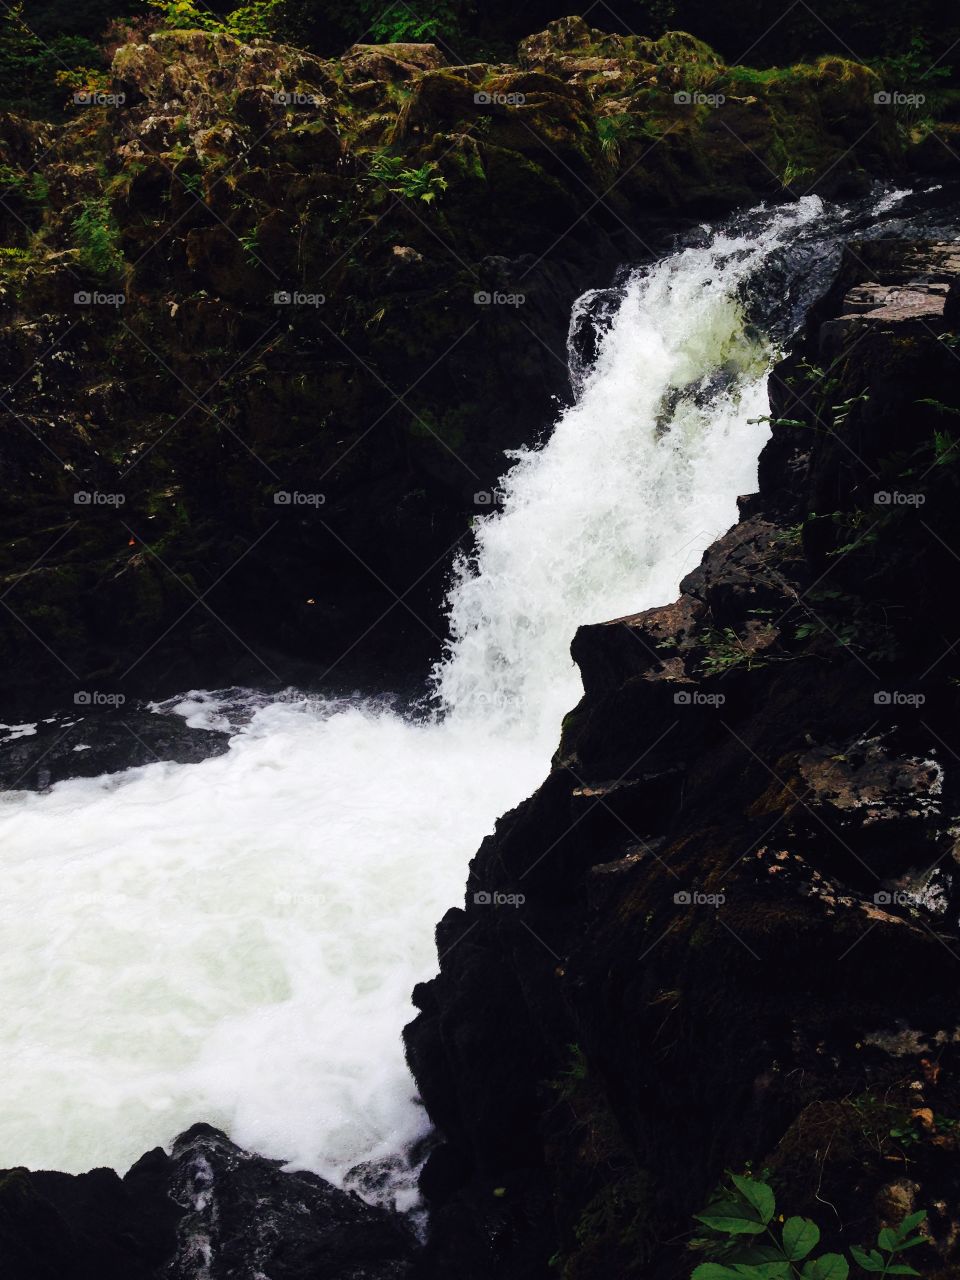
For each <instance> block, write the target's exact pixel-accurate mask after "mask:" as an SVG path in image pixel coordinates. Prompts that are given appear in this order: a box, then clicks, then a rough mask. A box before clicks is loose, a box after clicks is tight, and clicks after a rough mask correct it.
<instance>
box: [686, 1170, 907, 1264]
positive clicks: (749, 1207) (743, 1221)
mask: <svg viewBox="0 0 960 1280" xmlns="http://www.w3.org/2000/svg"><path fill="white" fill-rule="evenodd" d="M776 1213H777V1202H776V1197H775V1195H774V1192H773V1189H772V1188H771V1187H770V1186H769V1185H768V1184H767V1183H766V1182H763V1181H762V1180H761V1179H759V1178H752V1177H744V1176H740V1175H738V1174H735V1173H734V1174H730V1175H729V1183H728V1185H725V1186H721V1188H720V1190H719V1192H718V1193H717V1194H716V1195H715V1196H714V1198H713V1199H712V1200H711V1202H710V1203H709V1204H708V1206H707V1207H706V1208H705V1209H704V1210H703V1212H702V1213H698V1214H696V1215H695V1217H696V1219H697V1221H698V1222H700V1223H701V1224H702V1225H703V1226H704V1227H706V1228H707V1232H708V1235H707V1236H706V1237H702V1238H700V1239H698V1240H696V1241H695V1242H694V1243H695V1246H696V1247H697V1248H699V1249H701V1250H704V1251H706V1250H709V1251H711V1252H712V1253H714V1254H715V1255H716V1256H715V1259H714V1260H710V1261H707V1262H702V1263H700V1265H699V1266H697V1267H696V1268H694V1271H693V1274H692V1278H691V1280H847V1277H848V1276H849V1274H850V1263H849V1262H848V1261H847V1259H846V1257H845V1256H844V1255H843V1254H842V1253H821V1254H819V1255H818V1256H815V1255H814V1250H815V1249H816V1248H817V1246H818V1245H819V1243H820V1228H819V1227H818V1226H817V1224H816V1223H815V1222H814V1221H813V1220H812V1219H811V1218H802V1217H790V1218H787V1219H786V1220H785V1221H784V1220H783V1215H782V1214H781V1215H780V1220H779V1221H775V1219H776ZM926 1216H927V1214H926V1210H923V1209H921V1210H918V1211H917V1212H916V1213H911V1214H909V1215H908V1216H907V1217H906V1218H904V1220H903V1221H902V1222H901V1223H900V1225H899V1226H897V1227H883V1228H882V1229H881V1231H880V1233H879V1235H878V1236H877V1247H876V1248H875V1249H861V1248H859V1247H857V1246H853V1247H851V1249H850V1253H851V1255H852V1257H853V1259H854V1261H855V1262H856V1263H857V1265H858V1266H859V1267H860V1268H862V1270H864V1271H867V1272H870V1273H872V1274H874V1275H880V1276H916V1275H919V1274H920V1273H919V1272H918V1271H915V1270H914V1268H913V1267H911V1266H909V1264H907V1263H905V1262H903V1261H902V1260H901V1259H900V1255H901V1254H903V1253H905V1252H906V1251H907V1250H908V1249H913V1248H916V1246H917V1245H920V1244H924V1243H926V1241H925V1239H924V1237H923V1236H921V1235H916V1234H914V1233H915V1232H916V1228H917V1227H919V1225H920V1224H921V1223H922V1222H923V1221H924V1219H925V1218H926Z"/></svg>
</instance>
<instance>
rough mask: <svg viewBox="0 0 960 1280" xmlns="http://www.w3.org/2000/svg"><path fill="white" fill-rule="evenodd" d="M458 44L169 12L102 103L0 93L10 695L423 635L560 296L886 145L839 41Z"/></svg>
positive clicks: (521, 404)
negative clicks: (496, 49)
mask: <svg viewBox="0 0 960 1280" xmlns="http://www.w3.org/2000/svg"><path fill="white" fill-rule="evenodd" d="M454 64H455V57H454V51H452V50H447V51H443V52H442V51H441V50H439V49H438V48H437V47H436V46H434V45H430V44H426V45H425V44H396V45H379V46H371V45H355V46H354V47H353V48H351V49H349V50H348V51H347V52H346V53H345V55H344V56H343V58H342V59H340V60H337V61H334V60H328V59H323V58H318V57H315V56H313V55H311V54H307V53H304V52H302V51H300V50H297V49H293V48H289V47H285V46H282V45H278V44H274V43H272V42H269V41H253V42H252V43H250V44H245V43H242V42H240V41H237V40H234V39H232V38H231V37H229V36H226V35H217V34H211V33H204V32H189V31H187V32H177V31H163V32H156V33H154V34H153V35H152V36H150V37H149V38H148V39H146V40H143V41H137V42H134V43H131V44H127V45H123V46H121V48H120V49H119V50H118V51H117V53H116V57H115V61H114V65H113V83H112V85H111V86H110V88H111V93H110V95H108V97H109V98H110V99H111V100H110V101H109V102H108V103H105V104H103V105H87V106H83V107H79V106H74V105H72V104H69V105H68V107H67V113H66V116H65V120H64V122H63V123H62V124H51V123H47V122H42V123H41V122H36V121H31V120H23V119H19V118H17V117H13V116H5V117H4V118H3V119H2V120H0V160H2V162H3V164H4V165H6V166H8V168H9V174H8V175H7V177H5V179H4V181H5V185H6V188H8V189H7V190H6V194H5V197H4V203H3V206H2V207H0V238H2V243H0V248H3V249H4V250H5V252H3V253H2V254H0V362H2V364H3V366H4V368H5V370H6V371H7V372H6V373H5V375H4V378H5V384H6V385H5V388H4V389H3V392H4V394H3V399H4V415H5V416H4V419H3V428H4V429H3V431H2V432H0V467H2V469H3V473H4V476H5V480H6V491H7V494H8V502H7V504H6V505H5V507H4V513H3V516H2V519H0V534H2V537H0V585H2V586H3V587H4V588H5V589H6V588H9V590H8V591H7V592H6V594H5V595H4V606H5V607H4V610H3V611H2V612H3V626H2V628H0V662H2V664H3V666H4V669H5V670H7V671H8V672H9V673H11V675H14V676H15V677H16V679H17V682H18V684H19V687H20V689H21V690H22V692H23V699H24V703H25V704H26V706H28V707H29V706H30V705H31V704H32V705H33V706H36V705H37V704H38V702H39V701H40V700H41V699H47V698H49V699H50V702H51V705H52V704H54V703H55V702H56V701H57V700H58V699H61V698H63V699H66V700H67V701H69V699H70V698H71V697H72V695H73V693H74V692H75V691H76V690H78V689H83V688H90V687H93V688H95V689H100V690H103V689H115V688H117V685H118V682H120V683H122V685H123V689H122V691H123V692H124V693H125V694H126V695H127V696H128V697H133V696H136V695H138V694H139V695H141V696H162V694H163V693H165V692H172V691H174V690H176V689H178V688H180V689H182V688H185V687H190V686H194V687H196V686H202V685H205V684H207V685H208V684H210V683H211V682H216V683H220V684H223V683H224V682H237V683H248V684H249V683H256V684H262V683H263V682H264V681H265V680H267V679H269V680H271V681H279V682H280V683H286V682H288V681H291V680H292V679H293V678H294V676H293V672H292V670H291V668H292V667H293V665H294V664H295V663H304V662H310V663H319V664H321V666H320V668H319V669H320V671H321V672H322V673H323V674H324V677H325V679H326V682H327V683H328V684H330V683H333V684H336V683H338V682H340V683H342V684H343V685H344V686H347V687H350V686H352V684H354V683H355V682H356V679H357V673H358V672H362V673H364V674H368V673H369V672H371V671H374V672H375V673H376V675H377V677H381V678H383V679H389V680H390V681H393V680H395V679H396V678H397V674H396V673H397V672H398V671H406V670H409V669H411V667H413V666H414V665H415V664H417V665H419V664H420V663H421V662H422V661H423V659H425V658H426V657H428V656H431V657H432V656H435V653H436V650H437V647H438V644H439V641H438V638H437V637H438V635H439V634H440V623H439V606H440V602H441V599H442V591H443V584H444V575H445V572H446V568H447V566H448V565H449V563H450V557H451V556H452V554H453V552H454V550H455V548H456V547H457V545H458V544H459V543H460V542H462V541H463V540H465V539H466V538H467V537H468V536H469V528H470V521H471V518H472V517H473V516H474V515H475V514H476V513H477V511H478V510H482V509H483V506H484V501H483V499H484V497H485V496H486V495H488V494H489V492H490V490H491V489H492V488H493V487H494V485H495V480H496V477H497V476H498V475H499V474H500V473H501V472H502V470H503V467H504V456H503V455H504V450H505V449H510V448H516V447H517V446H519V445H521V444H524V443H530V442H531V441H533V440H535V439H536V438H537V436H538V433H539V432H540V430H541V429H542V428H543V427H544V426H545V425H546V424H547V423H548V422H549V421H551V420H552V419H553V417H554V416H555V413H556V403H557V398H558V397H559V398H560V399H561V400H562V399H563V398H565V397H566V396H568V395H569V386H568V379H567V372H566V337H567V332H566V331H567V320H568V316H569V311H570V306H571V303H572V302H573V300H574V298H575V297H576V296H577V295H578V294H579V293H581V292H582V291H583V290H584V289H585V288H586V287H588V286H597V285H602V284H603V283H605V282H606V281H607V280H608V279H609V278H610V276H611V274H612V272H613V270H614V268H615V267H616V266H617V265H619V264H622V263H623V262H629V261H640V260H643V259H644V258H646V256H647V255H648V254H650V253H651V252H654V251H655V250H656V248H657V246H658V244H660V243H661V241H662V238H663V235H664V233H665V232H666V231H667V230H669V229H672V228H675V227H676V225H677V223H678V222H683V221H684V220H687V219H689V218H690V217H698V216H702V215H703V214H704V213H705V212H708V213H712V212H713V211H715V210H717V209H729V208H730V207H732V206H733V205H735V204H737V203H738V202H741V201H744V200H751V201H753V200H756V199H759V198H779V197H781V196H782V195H785V194H786V195H789V194H791V192H792V193H794V194H799V192H800V191H801V190H806V189H808V188H810V189H813V188H816V189H823V190H842V189H844V187H845V185H846V186H849V185H850V183H853V184H854V185H856V184H857V183H860V182H861V181H862V180H863V173H864V172H870V173H888V172H889V171H890V169H891V167H892V166H893V167H895V166H897V165H899V164H900V151H901V145H900V141H899V137H898V135H897V133H896V130H895V129H894V127H893V124H892V119H893V117H892V115H891V114H890V113H889V112H888V113H886V114H884V113H883V112H880V111H878V110H877V109H876V108H875V106H874V104H873V91H874V89H875V87H876V86H875V84H874V80H873V73H871V72H869V71H867V69H866V68H863V67H859V68H858V67H856V66H855V64H852V63H848V62H845V61H843V60H838V59H834V60H826V61H824V62H823V63H822V64H817V65H816V66H812V67H806V68H804V67H800V68H796V69H793V70H791V71H789V72H784V73H782V74H778V76H777V77H776V78H775V79H774V80H771V81H770V82H769V84H768V83H767V82H766V81H765V82H764V83H763V84H761V85H757V84H753V85H752V87H751V86H750V85H749V84H747V82H746V81H744V79H743V76H744V73H743V72H742V70H741V69H737V68H729V67H725V66H724V65H723V64H722V62H721V60H720V59H719V58H718V57H717V55H716V54H715V53H713V52H712V51H711V50H709V49H707V47H706V46H705V45H703V44H702V43H701V42H699V41H697V40H695V39H694V38H693V37H691V36H686V35H683V34H682V33H672V34H671V35H670V36H669V37H664V39H663V40H661V41H650V40H638V39H636V38H634V37H620V36H610V35H606V34H605V33H603V32H599V31H596V30H593V29H592V28H590V27H588V26H587V25H586V24H585V23H584V22H582V21H580V20H577V19H566V20H564V21H562V22H560V23H555V24H551V26H550V28H549V29H548V30H547V31H545V32H543V33H541V34H540V35H538V36H536V37H533V38H531V39H530V40H527V41H525V42H524V45H523V47H522V50H521V52H520V56H519V61H518V62H517V63H510V64H503V65H492V64H487V63H469V64H464V65H454ZM748 78H749V77H748ZM693 90H695V91H696V92H698V93H700V92H703V93H705V94H706V95H707V96H708V97H711V95H712V99H715V98H717V95H720V96H723V98H724V107H723V111H724V114H723V121H724V122H725V124H726V125H727V126H728V127H726V128H723V127H720V126H719V116H718V113H717V110H716V109H715V108H714V107H711V106H709V105H703V104H700V102H699V100H697V101H694V100H693V98H692V97H691V91H693ZM685 94H686V97H684V95H685ZM712 99H711V100H712ZM868 126H869V127H868ZM104 156H106V157H108V159H107V161H106V172H105V173H104V172H103V157H104ZM788 159H789V165H788ZM791 183H794V184H796V186H795V187H794V186H792V185H791ZM602 193H606V194H602ZM598 195H602V198H601V199H599V200H598ZM478 494H479V495H481V496H480V498H479V499H478V497H477V495H478ZM31 566H32V568H31ZM28 569H29V570H30V572H29V573H27V572H26V571H27V570H28ZM251 600H255V601H256V602H257V607H256V608H254V609H251V607H250V601H251ZM345 655H346V656H345ZM315 669H316V668H315ZM384 673H386V674H384ZM4 714H5V715H7V714H9V712H8V711H5V713H4Z"/></svg>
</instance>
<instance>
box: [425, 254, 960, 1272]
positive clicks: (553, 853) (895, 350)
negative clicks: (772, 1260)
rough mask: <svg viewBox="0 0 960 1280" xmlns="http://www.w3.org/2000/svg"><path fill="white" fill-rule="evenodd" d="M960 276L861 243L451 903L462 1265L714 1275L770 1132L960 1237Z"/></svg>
mask: <svg viewBox="0 0 960 1280" xmlns="http://www.w3.org/2000/svg"><path fill="white" fill-rule="evenodd" d="M958 278H960V276H958V263H957V259H956V254H955V249H954V247H953V246H944V245H938V244H906V243H900V242H892V241H890V242H877V243H876V244H875V245H871V246H866V245H856V244H855V245H851V246H850V247H849V249H848V251H847V254H846V256H845V259H844V261H843V264H842V266H841V268H840V272H839V276H838V280H837V283H836V286H835V287H834V289H833V290H832V291H831V293H830V295H829V296H828V297H827V298H826V299H825V300H824V301H823V302H822V303H821V304H818V306H817V308H815V310H814V312H813V313H812V314H811V317H810V321H809V325H808V331H807V333H806V335H805V337H804V338H803V339H802V341H800V342H799V344H798V346H797V349H796V351H795V352H794V353H793V354H792V355H791V356H790V358H789V359H787V360H786V361H784V362H783V363H782V364H781V365H780V366H779V367H778V369H777V370H776V373H775V375H774V377H773V380H772V387H771V396H772V404H773V410H772V413H773V426H772V438H771V440H770V442H769V444H768V445H767V447H766V449H765V451H764V454H763V456H762V458H761V466H760V492H759V494H757V495H752V496H750V497H748V498H744V499H741V502H740V507H741V520H740V522H739V524H738V525H736V526H735V527H734V528H733V529H731V530H730V531H729V532H728V533H727V534H726V535H725V536H724V537H723V538H721V539H720V540H719V541H718V542H716V543H715V544H714V545H713V546H712V547H711V548H710V549H709V550H708V551H707V553H706V554H705V556H704V559H703V562H702V564H701V565H700V566H699V567H698V568H697V569H696V570H695V571H694V572H693V573H691V574H690V575H688V577H687V578H686V579H685V580H684V582H683V584H682V587H681V590H682V592H683V594H682V595H681V597H680V599H679V601H677V602H676V603H674V604H671V605H668V606H665V607H662V608H657V609H652V610H649V611H647V612H645V613H642V614H639V615H636V616H633V617H627V618H623V619H618V620H616V621H613V622H609V623H606V624H600V625H596V626H589V627H583V628H581V630H580V631H579V632H578V633H577V636H576V639H575V641H574V644H573V654H574V657H575V658H576V660H577V662H578V663H579V665H580V668H581V671H582V673H583V678H584V688H585V696H584V698H583V701H582V702H581V703H580V705H579V706H578V707H577V708H576V709H575V710H574V711H573V712H572V713H571V714H570V715H569V716H568V717H567V719H566V721H565V724H564V731H563V736H562V740H561V744H560V747H559V750H558V752H557V755H556V758H555V761H554V768H553V771H552V773H551V775H550V776H549V778H548V779H547V781H546V782H545V783H544V785H543V787H542V788H541V789H540V790H539V791H538V792H537V793H536V794H535V795H534V796H533V797H532V798H531V799H530V800H528V801H526V802H525V803H524V804H522V805H521V806H520V807H519V808H518V809H516V810H515V811H514V812H512V813H510V814H508V815H506V816H505V817H504V818H503V819H502V820H501V821H500V823H499V824H498V826H497V830H496V832H495V834H494V835H493V836H491V837H489V838H488V839H487V840H486V841H485V842H484V844H483V845H482V846H481V848H480V850H479V852H478V854H477V856H476V858H475V859H474V862H473V863H472V865H471V886H473V885H475V884H480V885H484V886H489V887H491V888H495V889H497V890H498V891H499V892H500V893H501V894H503V895H505V897H504V898H503V901H504V902H509V903H510V905H505V906H502V907H499V908H494V907H492V906H490V905H488V904H485V903H481V902H478V901H476V900H475V898H474V895H473V894H472V893H471V892H468V894H467V898H466V904H465V907H464V909H463V910H452V911H450V912H449V913H448V914H447V916H446V917H445V918H444V920H443V921H442V922H441V924H440V926H439V927H438V950H439V953H440V956H441V965H440V968H441V972H440V975H439V977H438V978H436V979H435V980H433V981H431V982H429V983H426V984H424V985H423V986H421V987H420V988H418V989H417V992H416V996H415V1002H416V1004H417V1006H418V1008H419V1010H420V1013H419V1016H418V1017H417V1019H416V1021H415V1022H413V1023H412V1024H411V1026H410V1027H408V1029H407V1032H406V1039H407V1046H408V1055H409V1060H410V1062H411V1065H412V1067H413V1069H414V1072H415V1074H416V1076H417V1079H418V1082H419V1084H420V1088H421V1091H422V1095H423V1098H424V1100H425V1102H426V1104H427V1107H428V1109H429V1110H430V1113H431V1115H432V1116H433V1118H434V1120H435V1121H436V1123H437V1125H438V1127H439V1128H440V1130H441V1132H442V1134H443V1136H444V1138H445V1139H446V1146H445V1147H441V1148H440V1150H439V1151H438V1153H437V1154H436V1155H434V1156H433V1157H431V1160H430V1161H429V1162H428V1165H427V1168H426V1170H425V1172H424V1182H423V1186H424V1191H425V1193H426V1194H427V1195H428V1196H429V1197H430V1199H431V1201H432V1203H433V1205H434V1216H433V1223H434V1227H433V1237H432V1241H431V1243H430V1245H429V1246H428V1254H429V1255H430V1256H432V1257H433V1258H434V1259H436V1260H439V1261H440V1262H442V1263H443V1265H445V1266H447V1267H451V1266H452V1267H454V1269H455V1270H457V1272H458V1274H463V1275H465V1276H471V1277H473V1276H476V1277H477V1278H478V1280H479V1277H483V1276H487V1275H493V1274H497V1275H504V1276H528V1275H529V1276H532V1275H541V1274H543V1275H547V1274H552V1272H550V1271H549V1270H547V1269H543V1268H545V1264H546V1259H548V1258H549V1257H551V1256H553V1257H554V1259H555V1266H559V1269H560V1270H559V1273H560V1274H561V1275H562V1276H564V1277H566V1278H567V1280H573V1278H577V1280H579V1278H580V1277H587V1276H594V1275H598V1274H604V1275H607V1274H609V1275H617V1276H624V1277H628V1276H637V1277H644V1278H647V1277H656V1278H657V1280H661V1278H662V1280H680V1278H681V1277H683V1278H684V1280H685V1278H686V1277H687V1276H689V1274H690V1272H691V1270H692V1269H693V1267H694V1265H695V1264H696V1262H697V1261H698V1260H699V1258H698V1256H697V1255H696V1254H695V1253H691V1252H690V1251H688V1249H687V1248H686V1246H685V1244H684V1243H683V1241H685V1240H686V1239H687V1238H688V1235H689V1232H690V1228H691V1215H692V1214H693V1213H694V1212H696V1211H698V1210H699V1209H700V1208H701V1207H702V1206H703V1204H704V1203H705V1202H706V1199H707V1197H708V1195H709V1193H710V1191H711V1190H712V1188H713V1187H714V1186H715V1185H716V1183H717V1181H718V1179H719V1178H720V1177H721V1176H722V1174H723V1172H724V1170H725V1169H729V1168H732V1169H734V1170H740V1169H742V1168H744V1167H745V1166H746V1164H747V1162H751V1163H752V1167H753V1168H754V1169H767V1170H769V1177H770V1180H771V1182H772V1183H773V1185H774V1186H775V1188H776V1192H777V1197H778V1205H780V1206H781V1207H782V1208H783V1210H784V1211H785V1212H786V1213H788V1214H794V1213H798V1214H805V1215H807V1216H810V1217H812V1218H813V1219H814V1220H815V1221H816V1222H817V1223H818V1225H819V1226H820V1228H821V1231H822V1233H823V1236H824V1239H825V1240H826V1241H829V1242H830V1247H831V1248H841V1249H842V1248H844V1247H845V1246H846V1245H848V1244H850V1243H859V1242H861V1241H872V1239H873V1238H874V1237H875V1235H876V1231H877V1229H878V1227H879V1226H880V1225H883V1224H887V1223H896V1222H898V1221H900V1219H901V1218H902V1217H903V1216H904V1214H905V1213H907V1212H910V1211H912V1210H913V1209H915V1208H926V1209H927V1210H928V1211H929V1228H928V1240H929V1243H928V1244H927V1245H926V1246H924V1247H923V1248H922V1249H918V1250H916V1251H914V1254H913V1256H912V1258H911V1261H912V1262H913V1264H914V1265H915V1266H917V1267H918V1269H919V1270H920V1271H921V1273H922V1274H924V1275H926V1276H931V1277H944V1278H945V1277H947V1276H952V1275H953V1274H954V1273H955V1272H956V1269H957V1267H958V1265H960V1258H958V1255H957V1243H956V1242H957V1239H958V1222H960V1180H958V1176H957V1167H958V1166H957V1154H958V1151H957V1141H958V1140H957V1133H958V1126H960V1056H958V1049H957V1045H958V1030H957V1028H958V1026H960V1005H958V1001H957V996H956V991H957V976H958V974H957V969H956V966H957V965H958V964H960V958H958V957H960V941H958V934H960V882H958V873H960V872H958V863H960V858H958V854H957V843H956V842H957V834H958V831H960V823H958V818H960V774H958V772H957V755H956V732H955V719H956V714H957V691H956V689H957V684H958V681H960V658H958V657H957V652H958V651H957V647H956V640H957V636H958V635H960V614H958V611H957V608H956V602H955V598H954V593H953V592H952V590H951V589H950V587H949V584H950V583H951V582H952V581H953V580H954V579H955V576H956V563H957V557H958V556H960V507H958V503H957V497H958V485H960V479H958V477H960V470H958V467H960V461H958V457H960V455H958V453H957V450H956V447H955V446H954V443H953V442H954V439H955V433H953V432H951V431H950V423H951V421H952V419H953V418H954V417H955V415H956V411H957V410H958V409H960V394H958V387H960V379H958V374H957V369H958V364H957V357H956V354H955V348H956V344H957V341H958V335H957V325H956V317H955V316H954V314H953V312H952V309H951V307H950V305H949V299H950V298H951V297H952V296H953V294H954V290H955V289H956V287H957V282H958ZM838 324H839V325H840V327H839V328H838V327H837V326H838ZM504 1186H509V1187H510V1188H511V1190H510V1191H509V1192H508V1193H507V1194H506V1195H505V1197H504V1199H507V1198H509V1215H510V1216H509V1218H507V1216H506V1215H507V1212H508V1211H507V1208H506V1207H505V1205H504V1200H495V1199H494V1198H493V1194H494V1189H495V1188H497V1187H504ZM825 1204H827V1205H829V1206H832V1208H830V1209H827V1210H825V1209H824V1205H825ZM465 1222H466V1223H470V1224H471V1227H472V1229H473V1230H474V1231H475V1232H480V1233H483V1232H485V1233H486V1234H485V1239H486V1241H487V1244H486V1253H485V1254H484V1255H483V1256H482V1257H481V1255H480V1252H479V1251H478V1250H476V1249H474V1250H472V1251H466V1252H463V1251H462V1250H461V1247H460V1244H459V1241H460V1240H461V1239H462V1238H463V1235H464V1223H465ZM495 1224H499V1226H498V1227H497V1229H494V1225H495ZM531 1254H536V1255H537V1257H538V1258H539V1260H540V1267H541V1270H537V1269H536V1267H534V1266H532V1264H531V1261H530V1258H531Z"/></svg>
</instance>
